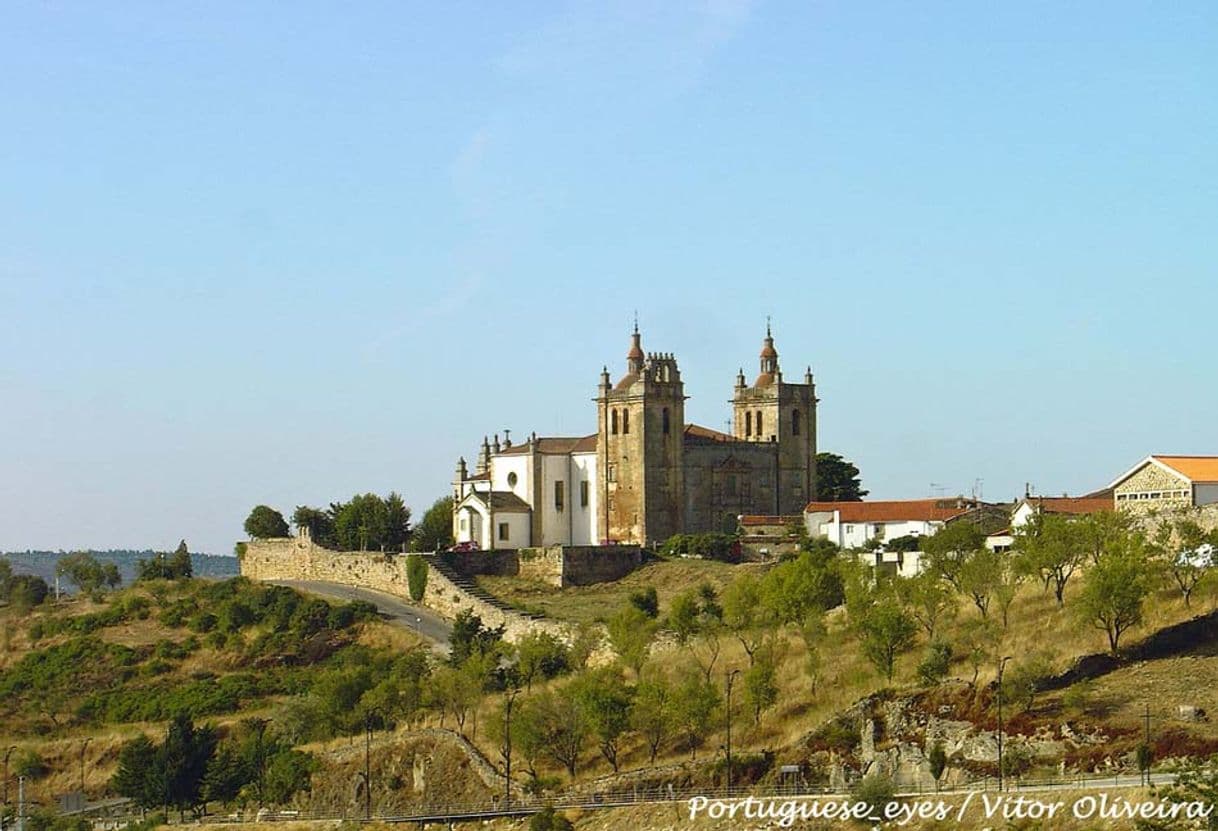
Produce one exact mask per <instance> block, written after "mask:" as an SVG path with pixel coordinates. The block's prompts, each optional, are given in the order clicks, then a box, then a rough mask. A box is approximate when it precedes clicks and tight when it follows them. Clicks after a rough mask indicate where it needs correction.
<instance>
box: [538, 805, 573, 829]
mask: <svg viewBox="0 0 1218 831" xmlns="http://www.w3.org/2000/svg"><path fill="white" fill-rule="evenodd" d="M572 827H573V826H572V825H571V820H569V819H567V818H566V817H564V816H563V815H562V814H556V813H554V808H553V806H550V805H547V806H546V807H544V808H542V809H541V810H540V811H538V812H537V813H535V814H533V818H532V819H530V820H529V831H571V828H572Z"/></svg>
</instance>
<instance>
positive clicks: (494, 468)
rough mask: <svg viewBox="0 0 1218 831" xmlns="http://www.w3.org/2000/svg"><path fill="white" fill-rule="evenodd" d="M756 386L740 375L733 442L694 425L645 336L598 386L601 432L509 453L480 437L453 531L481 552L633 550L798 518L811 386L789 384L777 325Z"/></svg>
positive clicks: (808, 468)
mask: <svg viewBox="0 0 1218 831" xmlns="http://www.w3.org/2000/svg"><path fill="white" fill-rule="evenodd" d="M759 370H760V371H759V374H758V375H757V377H756V379H755V380H754V381H753V383H752V384H749V383H747V382H746V380H745V376H744V372H743V370H741V371H740V372H739V373H738V374H737V376H736V383H735V387H734V390H733V396H732V400H731V403H732V416H733V418H732V432H731V433H730V434H728V433H723V432H720V431H718V430H713V429H710V428H707V427H701V426H698V425H696V424H689V423H687V422H686V421H685V400H686V397H687V396H686V395H685V387H684V384H683V383H682V381H681V371H680V368H679V367H678V365H677V360H676V358H675V357H673V355H672V354H671V353H650V354H647V353H644V352H643V347H642V336H641V335H640V334H639V331H638V327H637V326H636V327H635V331H634V333H633V334H632V335H631V339H630V349H629V351H628V352H627V353H626V372H625V373H624V374H623V375H622V376H621V377H620V378H619V379H618V380H617V381H616V382H613V381H611V379H610V375H609V371H608V369H607V368H606V369H604V370H602V372H601V377H600V384H599V386H598V387H597V395H596V399H595V401H596V412H597V429H596V432H595V433H592V434H590V435H587V436H577V437H538V436H537V435H536V434H533V435H531V436H530V437H528V439H526V441H524V442H523V443H518V444H512V442H511V440H510V438H508V437H507V436H505V437H504V440H503V441H502V442H500V440H499V437H498V436H497V435H496V436H495V438H494V441H493V442H492V441H491V440H490V439H489V438H485V437H484V438H483V441H482V447H481V449H480V451H479V453H478V457H477V461H476V463H475V466H474V470H473V471H472V472H471V471H470V470H469V469H468V466H467V464H466V462H465V459H464V458H462V459H461V460H460V461H459V462H458V463H457V472H456V476H455V477H454V480H453V506H454V507H453V533H454V536H455V538H456V540H457V541H458V543H464V544H466V545H469V546H471V547H472V546H473V545H477V546H478V547H480V548H482V549H490V548H522V547H526V546H550V545H597V544H615V543H634V544H640V545H655V544H658V543H660V542H663V541H664V540H665V539H667V538H668V537H670V536H672V535H673V534H678V533H700V532H706V531H733V530H735V528H736V521H737V518H738V517H739V516H741V515H743V514H754V515H756V514H762V515H769V516H781V515H794V514H802V512H803V509H804V506H805V505H806V504H807V503H808V502H810V501H812V500H814V499H815V497H816V494H815V483H816V403H817V399H816V388H815V385H814V383H813V380H812V371H811V369H808V371H807V372H805V374H804V376H803V380H802V383H788V382H787V381H785V380H784V379H783V374H782V370H781V368H780V367H779V363H778V351H777V350H776V349H775V347H774V338H773V337H772V335H771V333H770V331H769V327H768V326H767V327H766V337H765V340H764V342H763V345H762V349H761V355H760V367H759Z"/></svg>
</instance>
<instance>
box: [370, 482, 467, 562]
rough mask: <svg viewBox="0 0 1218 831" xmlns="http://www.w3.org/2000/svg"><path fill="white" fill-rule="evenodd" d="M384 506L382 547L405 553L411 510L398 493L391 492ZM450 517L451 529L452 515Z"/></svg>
mask: <svg viewBox="0 0 1218 831" xmlns="http://www.w3.org/2000/svg"><path fill="white" fill-rule="evenodd" d="M384 504H385V534H384V537H383V538H382V539H381V540H380V543H381V546H383V547H384V548H386V549H388V550H390V551H405V550H406V543H407V542H408V541H409V540H410V509H409V508H407V507H406V503H405V502H404V501H403V500H402V496H401V494H399V493H398V492H397V491H390V492H389V495H388V496H386V497H385V503H384ZM433 507H434V506H433ZM449 516H450V520H449V521H450V526H449V527H450V528H451V514H450V515H449Z"/></svg>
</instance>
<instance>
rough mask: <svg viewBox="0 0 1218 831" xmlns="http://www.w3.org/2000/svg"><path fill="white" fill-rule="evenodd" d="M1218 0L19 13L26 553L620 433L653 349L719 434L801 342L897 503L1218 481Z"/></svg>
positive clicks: (9, 538) (14, 186)
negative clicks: (1196, 473)
mask: <svg viewBox="0 0 1218 831" xmlns="http://www.w3.org/2000/svg"><path fill="white" fill-rule="evenodd" d="M1215 44H1218V5H1215V4H1214V3H1213V2H1212V1H1211V0H1205V2H1191V3H1190V2H1174V3H1150V2H1146V3H1129V2H1102V3H1101V2H1092V3H1060V2H1045V3H1037V2H1023V3H1005V4H994V3H964V2H959V3H951V4H940V3H932V2H925V3H877V2H840V3H807V2H791V3H777V2H774V3H767V2H759V3H743V2H729V1H728V0H711V2H702V3H681V2H669V1H668V0H665V2H654V3H632V2H614V3H608V4H604V5H600V4H592V3H572V4H565V3H553V4H540V3H476V4H467V3H457V2H452V3H414V4H406V3H398V2H386V3H373V2H367V3H355V4H336V3H309V2H294V3H290V4H284V3H259V2H253V3H249V2H242V3H224V2H207V3H170V4H167V3H163V2H148V3H136V2H125V3H84V2H80V3H72V2H47V1H46V0H38V2H28V1H26V0H15V2H9V3H6V4H4V7H3V9H2V10H0V78H2V79H3V81H0V113H3V125H4V126H3V128H2V129H0V322H2V324H3V325H0V356H2V357H0V402H2V406H0V471H2V475H0V549H24V548H27V547H34V548H60V547H62V548H72V547H85V546H91V547H102V548H104V547H127V546H130V547H138V548H144V547H171V546H173V545H175V544H176V543H177V541H178V539H179V538H182V537H185V538H186V539H187V540H188V541H189V542H190V543H191V546H192V548H193V549H197V550H202V551H210V552H214V553H227V552H229V551H231V549H232V544H233V541H234V540H235V539H237V538H238V537H239V536H240V535H241V523H242V521H243V519H244V517H245V515H246V513H247V512H248V510H249V508H250V507H251V506H252V505H254V504H256V503H262V502H264V503H268V504H271V505H274V506H276V507H278V508H280V509H282V510H283V511H284V512H285V513H288V512H290V511H291V509H292V507H293V506H294V505H297V504H300V503H308V504H326V503H328V502H329V501H331V500H334V499H339V498H346V497H349V496H350V495H351V494H352V493H354V492H356V491H357V490H358V491H367V490H373V491H376V492H379V493H385V492H388V491H389V490H390V489H397V490H399V491H400V492H402V493H403V495H404V496H405V497H406V499H407V501H408V502H409V503H410V504H411V505H412V506H414V507H415V509H416V514H421V512H422V509H423V508H425V507H426V505H427V504H430V502H431V501H432V500H433V499H435V498H436V497H438V496H441V495H443V494H445V493H446V492H447V489H448V482H449V480H450V478H451V475H452V470H453V467H454V463H455V461H456V458H457V456H458V455H461V454H464V455H465V456H466V458H470V459H472V457H473V455H474V454H475V452H476V449H477V445H478V443H479V442H480V440H481V438H482V435H483V434H484V433H491V432H494V431H496V430H502V429H503V428H505V427H506V428H511V429H513V430H514V431H515V434H516V435H517V436H523V435H524V434H526V433H527V432H529V431H532V430H536V431H537V432H539V433H542V434H575V435H579V434H586V433H589V432H592V431H593V430H594V428H595V411H594V406H593V404H592V403H591V400H590V399H591V398H592V397H593V395H594V394H595V387H596V383H597V377H598V373H599V371H600V368H601V365H602V364H603V363H608V364H609V366H610V369H611V371H612V372H613V373H614V374H615V375H616V374H620V373H621V371H622V367H623V362H624V355H625V351H626V348H627V335H628V332H629V329H630V321H631V316H632V312H633V310H634V309H636V308H637V309H638V311H639V317H640V322H641V325H642V329H643V333H644V346H645V347H646V348H649V349H652V350H662V351H671V352H675V353H676V354H677V356H678V359H679V360H680V363H681V367H682V370H683V374H684V379H685V382H686V391H687V393H688V394H689V395H690V396H692V397H691V399H690V401H689V405H688V414H689V417H690V419H691V420H694V421H698V422H701V423H704V424H707V425H708V426H712V427H722V425H723V422H724V420H725V419H726V418H727V417H728V414H729V413H728V410H729V408H728V406H727V404H726V401H727V399H728V398H729V397H730V394H731V387H732V383H733V380H734V376H735V372H736V369H737V367H739V366H741V365H743V366H744V368H745V371H746V373H748V374H750V375H751V374H752V373H754V372H755V371H756V360H757V358H756V356H757V352H758V349H759V347H760V338H761V336H762V333H763V329H764V325H765V317H766V315H767V314H769V315H773V318H774V330H775V336H776V338H777V345H778V349H779V352H780V353H781V356H782V364H783V367H784V369H785V370H786V371H787V372H788V373H801V374H802V370H803V367H804V366H805V365H806V364H811V365H812V368H813V370H814V372H815V373H816V376H817V382H818V388H819V394H820V397H821V405H820V444H821V448H822V449H825V450H832V451H836V452H840V453H843V454H844V455H846V456H847V457H848V458H850V459H853V460H855V461H856V462H857V463H858V465H859V467H860V468H861V469H862V471H863V477H864V484H865V485H866V486H867V487H869V488H870V489H871V491H872V495H873V497H890V498H896V497H918V496H924V495H927V494H928V492H929V489H930V483H932V482H934V483H939V484H941V485H943V486H944V487H945V488H946V489H947V491H948V492H949V493H955V492H965V493H967V492H969V490H970V489H971V488H972V486H973V482H974V480H977V479H981V480H983V482H984V485H983V488H984V495H985V497H987V498H991V499H1009V498H1011V497H1013V496H1015V495H1016V494H1021V493H1022V491H1023V486H1024V482H1028V481H1030V482H1032V483H1034V484H1035V485H1036V486H1037V487H1038V488H1039V489H1040V490H1041V491H1043V492H1046V493H1055V492H1063V491H1070V492H1072V493H1073V492H1079V491H1083V490H1087V489H1091V488H1094V487H1098V486H1102V485H1104V484H1106V483H1107V481H1108V480H1109V479H1111V478H1113V477H1114V476H1116V475H1117V474H1118V473H1120V472H1121V471H1122V470H1123V469H1125V468H1126V467H1128V466H1130V465H1132V464H1133V463H1134V462H1136V461H1137V460H1138V459H1139V458H1141V457H1142V456H1144V455H1145V454H1147V453H1150V452H1173V453H1199V454H1204V453H1218V436H1216V434H1215V427H1214V413H1215V411H1216V410H1218V385H1215V383H1214V378H1215V371H1214V367H1215V357H1214V337H1213V332H1214V321H1215V310H1216V309H1218V287H1216V282H1218V281H1216V277H1218V233H1216V230H1215V225H1216V224H1218V139H1216V138H1215V137H1216V136H1218V48H1216V46H1215Z"/></svg>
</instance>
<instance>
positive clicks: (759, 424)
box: [757, 410, 761, 438]
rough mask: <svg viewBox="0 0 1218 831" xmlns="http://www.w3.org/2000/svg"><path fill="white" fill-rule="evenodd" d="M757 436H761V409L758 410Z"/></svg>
mask: <svg viewBox="0 0 1218 831" xmlns="http://www.w3.org/2000/svg"><path fill="white" fill-rule="evenodd" d="M757 436H758V437H759V438H760V436H761V410H758V411H757Z"/></svg>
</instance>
